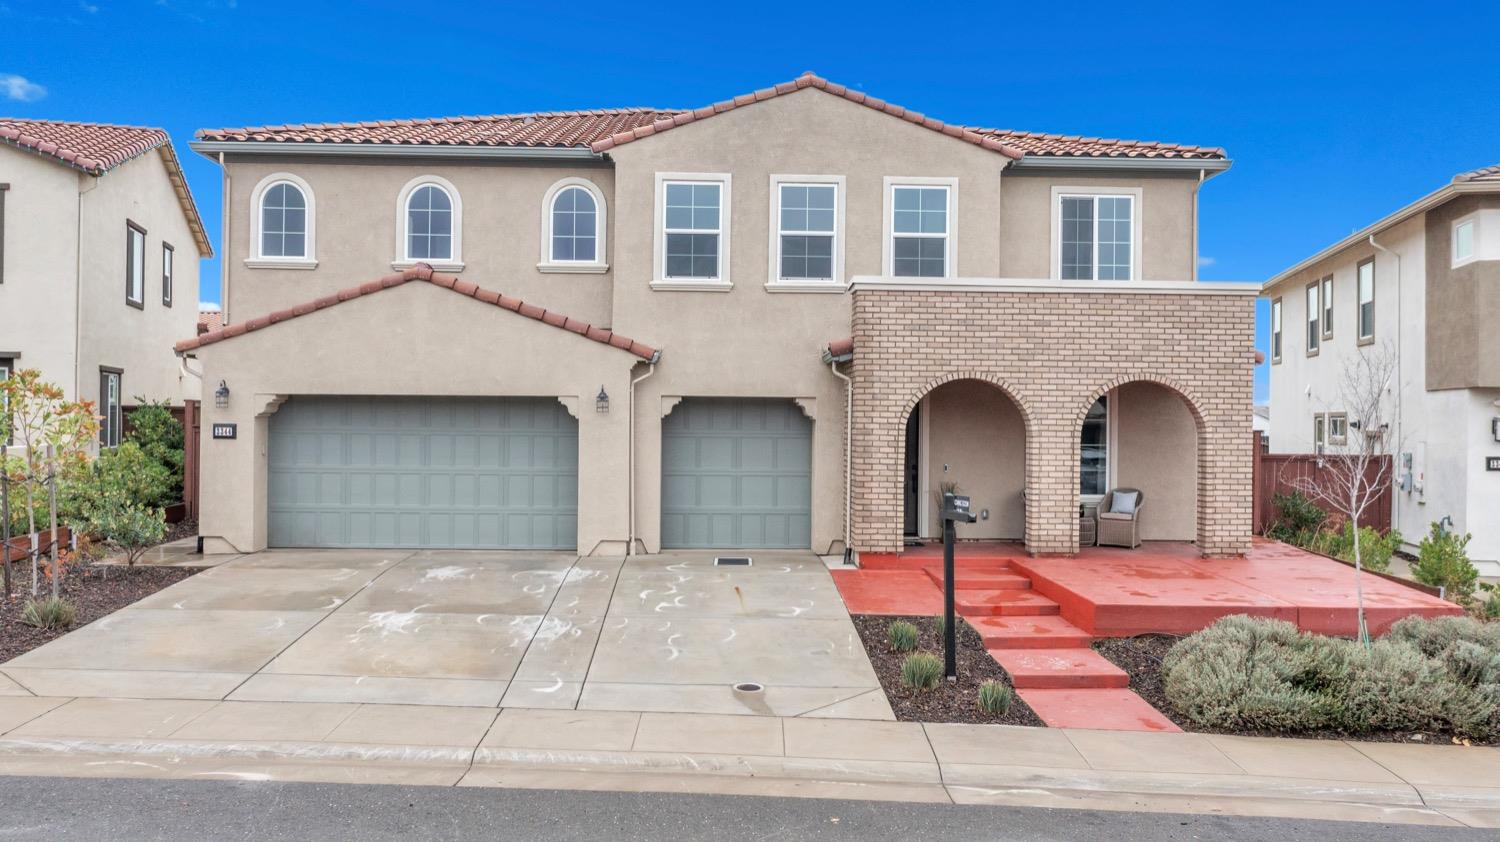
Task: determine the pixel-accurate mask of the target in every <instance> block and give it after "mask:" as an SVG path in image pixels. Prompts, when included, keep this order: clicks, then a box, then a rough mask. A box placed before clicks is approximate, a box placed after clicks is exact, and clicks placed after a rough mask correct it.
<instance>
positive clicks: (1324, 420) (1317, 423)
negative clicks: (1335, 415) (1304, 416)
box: [1313, 413, 1328, 454]
mask: <svg viewBox="0 0 1500 842" xmlns="http://www.w3.org/2000/svg"><path fill="white" fill-rule="evenodd" d="M1327 431H1328V417H1327V416H1325V415H1323V414H1322V413H1314V414H1313V452H1314V453H1317V454H1322V453H1323V450H1324V449H1325V448H1327V446H1328V439H1327Z"/></svg>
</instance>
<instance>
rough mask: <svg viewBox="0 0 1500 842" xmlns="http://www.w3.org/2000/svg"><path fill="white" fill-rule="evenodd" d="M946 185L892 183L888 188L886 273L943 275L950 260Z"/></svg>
mask: <svg viewBox="0 0 1500 842" xmlns="http://www.w3.org/2000/svg"><path fill="white" fill-rule="evenodd" d="M952 199H953V188H952V187H951V186H950V185H946V184H943V185H928V184H894V185H892V186H891V190H890V207H891V217H890V273H891V274H892V275H893V276H895V277H898V278H946V277H948V276H949V270H950V268H951V263H952V255H951V254H950V253H949V252H950V251H951V248H950V241H951V239H952V238H951V237H950V236H949V232H950V231H951V225H952V221H951V220H950V219H949V217H950V210H951V207H950V205H951V202H952Z"/></svg>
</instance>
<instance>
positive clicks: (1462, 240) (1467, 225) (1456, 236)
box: [1453, 219, 1474, 266]
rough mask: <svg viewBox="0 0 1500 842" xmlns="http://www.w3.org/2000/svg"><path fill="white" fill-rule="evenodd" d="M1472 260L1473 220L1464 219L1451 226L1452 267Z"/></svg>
mask: <svg viewBox="0 0 1500 842" xmlns="http://www.w3.org/2000/svg"><path fill="white" fill-rule="evenodd" d="M1473 259H1474V220H1473V219H1464V220H1460V221H1459V222H1457V223H1455V224H1454V225H1453V265H1454V266H1457V265H1459V264H1461V263H1467V262H1469V261H1470V260H1473Z"/></svg>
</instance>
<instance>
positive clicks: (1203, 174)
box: [1193, 170, 1208, 281]
mask: <svg viewBox="0 0 1500 842" xmlns="http://www.w3.org/2000/svg"><path fill="white" fill-rule="evenodd" d="M1207 180H1208V170H1198V183H1197V184H1194V185H1193V280H1194V281H1196V280H1198V192H1199V191H1200V190H1202V189H1203V182H1205V181H1207Z"/></svg>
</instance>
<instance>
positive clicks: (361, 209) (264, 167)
mask: <svg viewBox="0 0 1500 842" xmlns="http://www.w3.org/2000/svg"><path fill="white" fill-rule="evenodd" d="M227 166H228V172H229V177H230V193H229V197H230V204H229V207H230V226H229V231H228V237H229V242H228V246H227V247H226V248H224V265H225V266H226V267H227V269H228V272H229V278H228V281H229V282H228V284H227V289H228V292H227V293H226V295H227V300H226V301H225V302H223V303H224V304H225V307H226V312H227V314H228V317H229V319H230V320H231V321H245V320H246V319H251V318H254V317H256V316H261V315H265V314H266V313H269V312H271V311H273V310H278V309H282V308H286V307H292V306H294V305H297V304H301V303H303V302H306V301H311V300H313V299H314V298H317V297H318V296H320V295H326V294H328V293H330V292H334V291H337V290H340V289H344V288H345V287H350V286H356V285H358V284H360V283H363V282H365V281H368V280H371V279H373V278H378V277H380V276H382V275H386V274H389V273H390V272H391V263H392V261H395V260H398V259H400V258H401V256H402V255H401V254H400V252H399V250H398V249H399V247H400V245H401V244H400V242H399V241H398V238H397V228H396V224H397V220H398V218H399V216H398V208H397V200H398V198H399V196H400V194H401V190H402V188H403V187H405V186H406V184H407V183H408V182H409V181H411V180H412V179H413V178H416V177H418V176H424V175H437V176H440V177H441V178H444V179H447V180H448V181H449V182H451V183H452V184H453V186H454V187H455V188H457V190H458V193H459V199H460V202H461V203H462V208H463V213H462V222H461V225H460V227H461V230H462V243H461V254H460V257H461V258H462V260H463V263H464V268H463V269H462V271H453V270H449V269H443V271H447V272H452V273H453V274H458V275H459V276H460V277H462V278H463V279H464V280H466V281H470V282H471V283H475V284H479V285H480V286H483V287H486V288H488V289H493V290H498V291H500V292H504V293H505V294H506V295H510V296H514V297H516V298H520V299H522V300H524V301H526V302H528V303H534V304H537V305H539V306H542V307H545V308H547V309H549V310H556V311H559V312H562V313H565V314H567V315H569V316H572V317H573V318H577V319H582V320H584V321H588V322H592V323H594V324H600V325H608V324H609V323H610V311H609V304H610V300H609V289H610V283H611V276H610V274H608V273H604V274H579V273H568V274H548V273H543V272H541V271H539V270H538V269H537V263H538V262H539V259H540V257H541V254H542V252H541V240H542V200H543V198H544V197H545V195H546V193H547V190H548V188H549V187H551V186H552V185H553V184H555V183H556V182H557V181H559V180H560V179H563V178H568V177H576V178H583V179H587V180H589V181H592V182H593V183H594V184H596V185H598V187H599V190H600V192H602V193H603V195H604V199H605V207H606V222H607V228H606V259H607V258H608V253H609V251H610V250H611V249H612V248H613V246H612V244H610V243H609V241H610V240H612V239H613V238H612V237H609V236H608V228H610V227H613V224H614V213H613V210H614V208H613V207H611V204H612V194H613V191H614V173H613V171H611V170H610V169H609V167H608V166H605V165H602V164H601V165H588V164H587V162H585V163H583V164H577V163H575V164H570V165H566V166H551V165H541V164H516V163H490V164H483V163H478V164H470V163H454V162H453V161H451V160H433V161H420V160H419V161H411V160H404V159H403V160H400V161H392V160H385V159H376V160H373V161H372V160H368V159H364V160H361V159H356V158H344V159H339V160H337V161H330V160H328V159H327V158H326V157H318V158H314V159H289V158H285V157H276V158H267V157H265V156H258V157H256V156H236V157H234V158H230V159H229V160H228V163H227ZM275 173H292V174H294V175H296V176H298V177H300V178H302V179H303V180H304V181H306V182H307V183H308V185H309V186H310V187H311V188H312V191H313V202H314V204H315V212H316V245H315V254H314V255H313V257H315V258H316V260H317V268H315V269H311V270H308V269H280V268H277V269H266V268H250V267H247V266H246V265H245V260H246V259H247V258H250V257H251V256H252V255H253V254H254V253H255V252H254V249H255V244H254V243H253V242H252V239H251V230H252V225H251V221H252V219H253V217H254V209H253V208H252V206H251V199H252V194H253V193H254V191H255V188H256V185H258V184H259V183H260V182H261V181H262V180H263V179H264V178H265V177H266V176H269V175H272V174H275ZM439 268H442V267H439Z"/></svg>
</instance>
